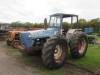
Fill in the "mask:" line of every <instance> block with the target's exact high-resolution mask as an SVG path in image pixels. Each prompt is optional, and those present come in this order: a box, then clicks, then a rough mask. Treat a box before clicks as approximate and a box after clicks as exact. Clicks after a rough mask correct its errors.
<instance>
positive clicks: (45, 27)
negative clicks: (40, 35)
mask: <svg viewBox="0 0 100 75" xmlns="http://www.w3.org/2000/svg"><path fill="white" fill-rule="evenodd" d="M44 29H47V19H46V18H45V19H44Z"/></svg>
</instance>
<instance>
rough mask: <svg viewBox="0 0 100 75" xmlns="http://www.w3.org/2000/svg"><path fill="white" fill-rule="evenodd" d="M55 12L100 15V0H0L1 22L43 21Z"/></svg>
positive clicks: (84, 15) (87, 15)
mask: <svg viewBox="0 0 100 75" xmlns="http://www.w3.org/2000/svg"><path fill="white" fill-rule="evenodd" d="M54 13H66V14H77V15H79V17H80V18H85V19H93V18H99V17H100V0H0V22H8V23H11V22H15V21H21V22H32V23H41V22H43V21H44V18H47V19H49V15H51V14H54Z"/></svg>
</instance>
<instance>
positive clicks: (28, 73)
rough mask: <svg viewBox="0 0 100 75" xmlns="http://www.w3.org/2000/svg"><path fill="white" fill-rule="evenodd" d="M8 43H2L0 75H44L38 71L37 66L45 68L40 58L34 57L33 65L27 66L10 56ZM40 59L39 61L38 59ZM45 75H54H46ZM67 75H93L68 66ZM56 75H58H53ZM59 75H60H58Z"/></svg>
mask: <svg viewBox="0 0 100 75" xmlns="http://www.w3.org/2000/svg"><path fill="white" fill-rule="evenodd" d="M5 46H6V43H5V42H4V41H0V75H42V72H43V70H41V69H38V68H37V66H39V65H40V66H41V67H43V65H42V64H41V62H42V61H41V59H40V57H36V56H34V58H35V59H33V60H32V61H33V63H32V64H31V65H33V66H31V65H25V64H24V63H23V62H19V59H16V58H14V57H11V56H9V55H8V54H7V53H6V52H7V50H8V49H7V47H5ZM38 58H39V59H38ZM44 74H45V75H52V74H49V73H44ZM64 74H65V75H92V74H91V73H89V72H86V71H83V70H81V69H78V68H76V67H74V66H71V65H68V64H66V65H65V66H64ZM53 75H56V74H53ZM57 75H58V74H57Z"/></svg>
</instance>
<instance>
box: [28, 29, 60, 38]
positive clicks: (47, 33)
mask: <svg viewBox="0 0 100 75" xmlns="http://www.w3.org/2000/svg"><path fill="white" fill-rule="evenodd" d="M58 31H59V30H58V28H48V29H46V30H45V29H41V30H35V31H28V33H29V37H31V38H45V37H51V36H54V35H56V34H57V33H58Z"/></svg>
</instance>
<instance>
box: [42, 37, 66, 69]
mask: <svg viewBox="0 0 100 75" xmlns="http://www.w3.org/2000/svg"><path fill="white" fill-rule="evenodd" d="M67 50H68V47H67V44H66V42H65V40H63V39H58V38H57V37H54V38H49V39H48V40H47V42H46V43H45V44H44V47H43V50H42V60H43V64H44V65H45V66H46V67H47V68H49V69H56V68H60V67H62V66H63V65H64V64H65V62H66V57H67Z"/></svg>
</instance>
